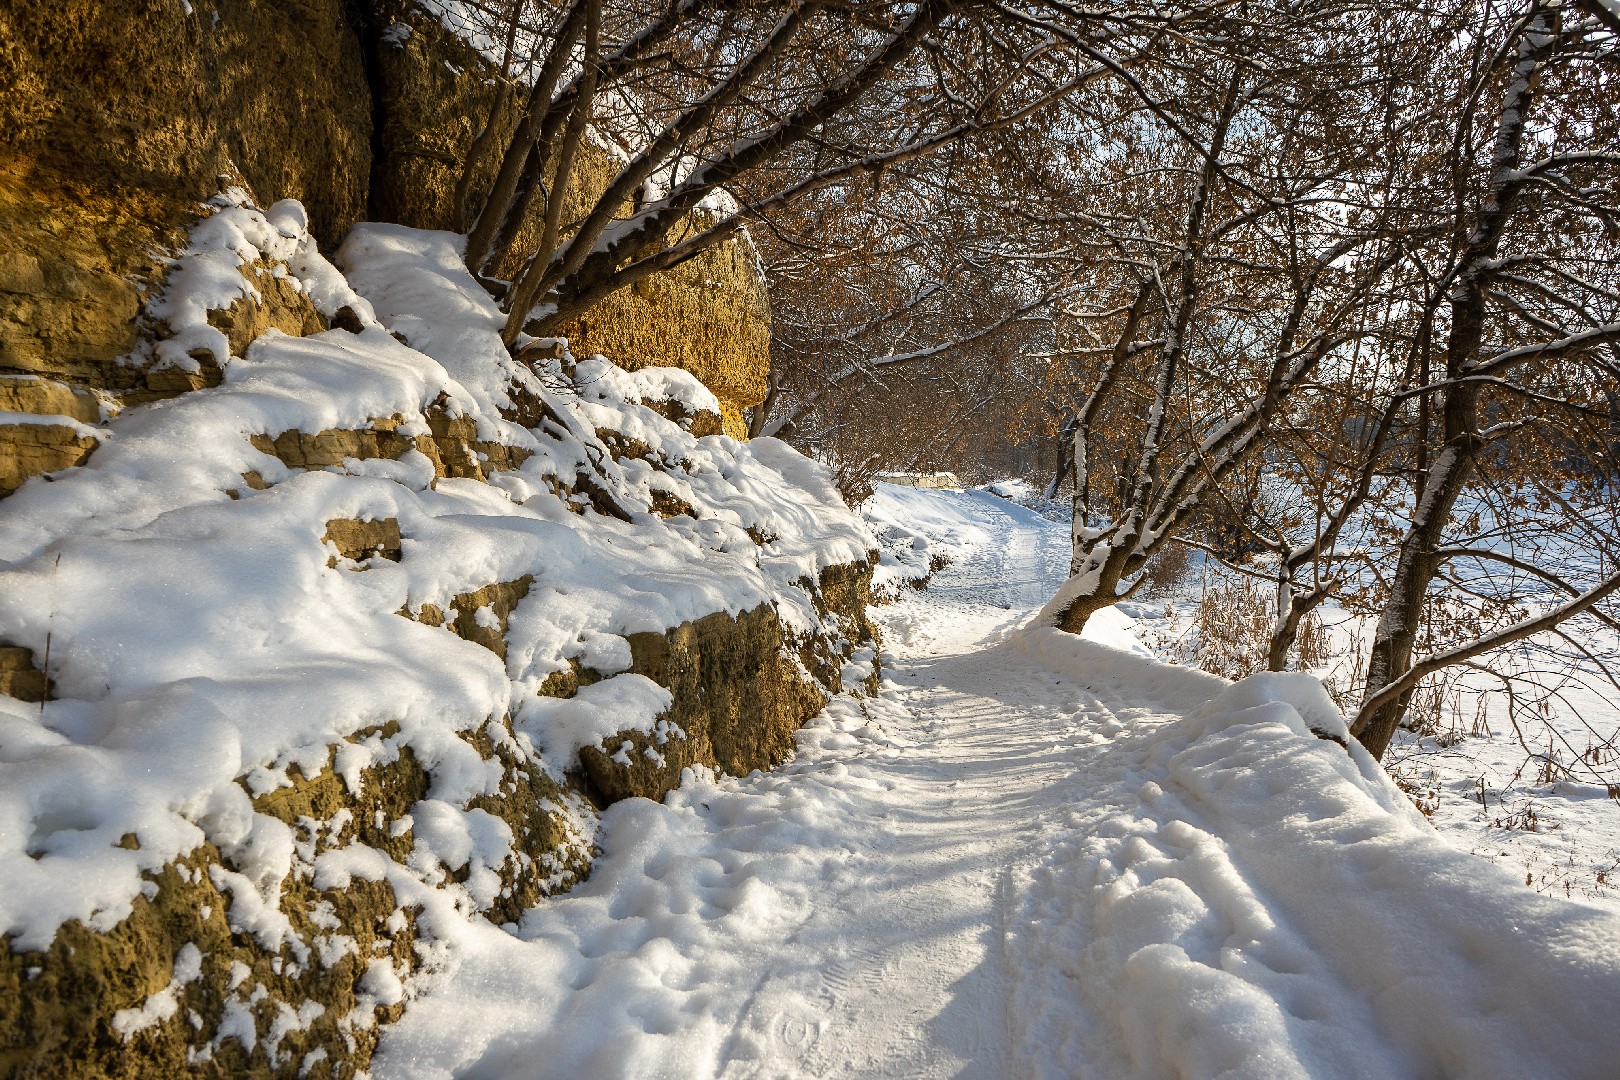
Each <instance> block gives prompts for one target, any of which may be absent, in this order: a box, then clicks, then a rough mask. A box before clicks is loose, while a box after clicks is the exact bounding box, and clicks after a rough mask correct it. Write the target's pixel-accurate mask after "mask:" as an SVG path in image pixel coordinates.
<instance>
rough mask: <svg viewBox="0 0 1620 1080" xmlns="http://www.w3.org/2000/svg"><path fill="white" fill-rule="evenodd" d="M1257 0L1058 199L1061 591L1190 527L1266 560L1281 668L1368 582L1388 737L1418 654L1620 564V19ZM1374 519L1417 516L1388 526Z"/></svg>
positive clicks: (1515, 631) (1596, 12)
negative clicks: (1088, 251)
mask: <svg viewBox="0 0 1620 1080" xmlns="http://www.w3.org/2000/svg"><path fill="white" fill-rule="evenodd" d="M1234 19H1235V22H1236V25H1235V26H1234V29H1233V33H1232V35H1231V38H1230V40H1229V41H1227V42H1224V43H1222V42H1219V41H1218V40H1216V39H1215V38H1213V37H1210V36H1206V37H1204V38H1202V39H1200V41H1199V43H1198V47H1199V48H1200V49H1210V50H1211V51H1210V52H1209V53H1205V54H1203V55H1204V59H1203V62H1202V63H1198V62H1194V61H1193V60H1192V59H1191V57H1190V56H1189V57H1186V58H1177V57H1176V55H1175V54H1176V50H1175V48H1166V49H1164V50H1161V51H1160V52H1158V53H1156V54H1155V56H1154V58H1153V60H1152V61H1150V62H1148V63H1146V64H1144V65H1142V66H1141V67H1139V68H1133V69H1131V70H1129V71H1125V72H1120V73H1119V75H1120V77H1119V84H1120V85H1121V86H1122V87H1123V88H1125V89H1128V90H1129V92H1130V96H1129V97H1126V98H1123V99H1120V98H1116V99H1114V100H1115V101H1119V100H1123V101H1125V104H1124V105H1123V106H1121V107H1120V108H1119V110H1118V111H1117V112H1115V113H1113V114H1111V115H1112V119H1111V122H1110V124H1109V125H1108V126H1107V128H1106V130H1105V129H1104V128H1103V127H1101V126H1099V127H1098V128H1096V129H1093V130H1095V131H1096V132H1098V134H1097V135H1096V136H1093V137H1092V140H1091V141H1085V140H1082V141H1081V144H1080V145H1079V147H1078V148H1077V157H1078V164H1077V165H1076V167H1075V169H1074V170H1073V175H1074V176H1076V177H1078V178H1079V183H1078V184H1077V185H1076V187H1075V188H1074V189H1071V191H1070V192H1068V193H1067V194H1068V198H1069V199H1070V202H1071V205H1072V206H1073V207H1074V208H1075V209H1074V210H1073V211H1072V212H1071V213H1070V214H1069V215H1068V216H1067V217H1066V218H1064V220H1066V221H1067V222H1068V223H1069V224H1070V225H1071V226H1072V227H1073V228H1074V229H1075V230H1076V233H1075V235H1076V236H1077V243H1079V244H1081V245H1089V246H1090V247H1091V248H1092V250H1094V251H1095V252H1096V253H1097V254H1096V258H1095V261H1094V263H1093V264H1092V265H1091V266H1089V267H1087V268H1085V269H1084V271H1083V272H1082V273H1083V275H1084V280H1085V281H1086V282H1087V286H1086V288H1085V290H1084V292H1085V294H1086V295H1087V296H1088V297H1089V298H1090V301H1091V302H1090V303H1089V304H1088V305H1086V306H1085V307H1083V308H1081V309H1078V310H1073V311H1070V312H1067V313H1066V314H1067V319H1066V321H1065V323H1064V324H1062V326H1061V334H1060V341H1059V347H1058V348H1057V349H1056V350H1054V352H1053V359H1054V362H1055V363H1057V364H1059V365H1061V366H1062V370H1061V372H1060V376H1059V378H1058V380H1057V381H1058V382H1059V383H1061V384H1065V385H1068V386H1069V387H1071V394H1072V396H1071V399H1070V400H1071V401H1072V403H1073V404H1072V406H1071V407H1070V408H1069V409H1068V410H1066V415H1065V418H1064V419H1065V426H1066V429H1067V431H1068V433H1069V437H1070V438H1071V440H1072V447H1073V448H1072V463H1073V464H1072V467H1073V485H1074V500H1075V505H1074V523H1075V527H1074V536H1075V546H1074V552H1075V561H1074V566H1073V577H1072V578H1071V580H1070V581H1069V582H1068V583H1067V584H1066V585H1065V586H1064V588H1063V590H1062V591H1061V592H1060V593H1059V595H1058V597H1057V598H1056V599H1055V600H1054V602H1053V604H1052V605H1050V606H1049V608H1048V611H1047V614H1048V616H1049V617H1050V618H1052V619H1053V620H1054V621H1055V622H1056V624H1057V625H1059V626H1061V627H1063V628H1065V629H1069V630H1078V629H1079V628H1080V627H1081V626H1083V625H1084V623H1085V621H1086V619H1087V617H1089V615H1090V614H1092V613H1093V612H1094V611H1096V610H1098V609H1099V608H1101V607H1103V606H1107V605H1108V604H1111V603H1114V602H1115V601H1117V600H1118V599H1120V598H1122V597H1124V596H1128V595H1131V594H1132V593H1133V592H1134V591H1135V590H1136V589H1137V588H1138V587H1140V585H1141V584H1142V583H1143V581H1144V568H1145V566H1146V564H1147V561H1148V559H1149V558H1150V557H1151V556H1152V555H1153V554H1154V552H1155V551H1156V550H1159V549H1160V548H1161V547H1162V546H1163V545H1164V544H1165V543H1167V542H1169V541H1170V540H1171V539H1176V540H1179V541H1181V542H1186V543H1192V544H1194V545H1198V546H1203V547H1205V548H1206V549H1207V550H1209V551H1210V552H1211V553H1212V554H1214V555H1217V556H1219V557H1222V558H1226V559H1230V560H1232V561H1234V562H1240V563H1243V564H1244V565H1243V566H1242V569H1243V571H1244V572H1245V573H1250V574H1261V575H1263V576H1269V577H1270V578H1271V579H1272V582H1273V586H1274V595H1275V597H1276V603H1275V610H1276V628H1275V631H1274V633H1273V635H1272V640H1271V643H1270V648H1269V650H1268V652H1269V656H1268V658H1267V659H1268V663H1269V665H1270V666H1272V667H1274V668H1280V667H1283V666H1285V665H1286V664H1287V662H1288V657H1289V653H1290V651H1291V649H1292V648H1293V646H1294V643H1295V640H1296V637H1297V634H1298V631H1299V627H1300V625H1301V622H1302V620H1303V619H1304V618H1305V617H1306V616H1307V615H1308V614H1309V613H1310V612H1312V611H1313V610H1315V609H1317V608H1318V607H1319V606H1320V605H1321V604H1322V603H1323V602H1324V601H1325V600H1326V599H1327V598H1328V597H1329V596H1331V595H1334V594H1335V593H1336V592H1337V591H1338V590H1339V589H1341V587H1343V586H1345V585H1346V583H1348V582H1355V583H1356V585H1357V588H1358V591H1359V592H1360V593H1361V595H1363V596H1364V597H1367V598H1370V599H1372V600H1373V602H1375V603H1377V604H1378V605H1379V606H1378V609H1377V610H1378V612H1379V622H1378V630H1377V633H1376V636H1375V639H1374V641H1373V645H1372V649H1371V653H1370V656H1369V663H1368V667H1367V670H1366V673H1365V686H1364V691H1363V696H1362V700H1361V705H1360V708H1359V712H1358V714H1357V715H1356V716H1355V718H1354V720H1353V731H1354V732H1355V733H1356V734H1357V736H1358V737H1359V738H1360V739H1361V740H1362V742H1363V743H1365V744H1366V745H1367V747H1368V748H1369V749H1370V750H1372V751H1373V752H1374V753H1375V754H1377V755H1381V754H1382V753H1383V752H1384V750H1385V749H1386V748H1387V746H1388V744H1389V741H1390V738H1391V737H1392V735H1393V733H1394V731H1395V729H1396V727H1397V726H1398V725H1399V723H1400V722H1401V719H1402V717H1403V716H1404V714H1405V712H1406V709H1407V707H1408V704H1409V702H1410V699H1411V695H1412V693H1413V691H1414V689H1415V688H1416V687H1417V686H1418V685H1419V684H1420V683H1421V682H1422V680H1423V679H1424V678H1426V677H1429V676H1432V675H1433V674H1434V673H1436V672H1438V671H1441V670H1443V669H1446V668H1448V667H1451V666H1455V665H1459V664H1469V663H1471V662H1472V661H1473V660H1474V658H1476V657H1480V656H1484V655H1486V654H1487V653H1490V652H1491V651H1492V650H1497V649H1500V648H1502V647H1503V646H1505V645H1509V644H1512V643H1514V642H1518V641H1522V640H1524V639H1526V638H1528V637H1530V636H1532V635H1535V634H1541V633H1545V632H1548V631H1556V630H1557V628H1558V626H1559V624H1560V623H1561V622H1563V621H1564V620H1566V619H1569V618H1571V617H1574V616H1577V615H1582V614H1586V615H1588V616H1592V617H1597V618H1603V619H1609V618H1610V616H1609V615H1607V614H1605V611H1606V609H1605V607H1604V602H1605V601H1606V600H1607V599H1608V598H1609V597H1611V596H1613V595H1615V594H1616V593H1620V575H1617V573H1616V567H1617V566H1620V561H1617V559H1616V554H1615V552H1614V550H1613V549H1614V547H1615V543H1614V541H1613V539H1612V537H1613V533H1612V532H1608V533H1606V532H1605V529H1606V527H1607V524H1608V521H1610V520H1612V518H1613V517H1614V506H1615V498H1614V494H1613V493H1614V488H1613V483H1614V479H1615V478H1614V474H1613V471H1612V469H1613V453H1614V449H1615V442H1616V440H1615V438H1614V435H1613V419H1612V418H1613V404H1612V403H1613V400H1614V394H1615V392H1616V389H1617V387H1620V382H1617V381H1616V379H1617V375H1620V363H1617V361H1620V350H1617V348H1616V346H1617V343H1620V326H1617V325H1616V319H1617V315H1620V275H1617V273H1616V267H1617V265H1620V258H1617V256H1620V248H1617V241H1620V227H1617V226H1620V218H1617V216H1616V192H1615V182H1616V180H1617V179H1620V177H1617V176H1616V169H1617V167H1620V130H1617V128H1616V116H1617V112H1620V83H1617V81H1616V75H1617V72H1616V70H1615V64H1616V62H1617V58H1620V54H1617V35H1616V33H1615V30H1614V28H1613V27H1612V26H1611V25H1610V24H1611V23H1612V22H1613V21H1614V20H1613V18H1612V15H1611V14H1610V13H1609V12H1607V10H1606V9H1603V8H1602V7H1601V6H1600V5H1599V4H1598V3H1597V0H1592V2H1591V3H1589V4H1587V5H1585V6H1574V5H1562V4H1560V3H1558V2H1557V0H1531V2H1528V3H1522V4H1518V5H1510V6H1507V7H1502V6H1498V5H1495V4H1490V3H1460V4H1458V5H1457V6H1456V7H1455V8H1454V9H1452V10H1451V11H1450V12H1436V11H1423V12H1417V11H1411V12H1406V11H1401V10H1399V9H1394V8H1389V9H1383V10H1380V11H1376V12H1374V11H1365V10H1358V9H1354V8H1341V9H1321V10H1316V9H1313V10H1312V12H1311V14H1310V19H1309V22H1308V25H1307V24H1306V21H1305V20H1303V19H1302V18H1301V17H1300V16H1299V14H1298V13H1297V12H1295V11H1293V10H1291V9H1288V8H1286V7H1279V8H1268V7H1264V6H1260V7H1257V6H1253V5H1249V6H1246V7H1245V8H1244V9H1243V11H1242V13H1241V19H1239V18H1238V17H1237V16H1236V15H1235V16H1234ZM1132 98H1134V100H1132ZM1061 194H1063V193H1059V195H1060V196H1061ZM1055 209H1056V204H1054V208H1053V209H1048V210H1047V211H1046V212H1047V213H1048V214H1049V215H1051V216H1052V218H1053V220H1057V219H1058V217H1059V215H1058V214H1057V213H1056V212H1055ZM1262 474H1268V475H1270V476H1271V477H1272V478H1273V479H1274V480H1275V481H1276V482H1277V483H1280V484H1283V485H1285V486H1287V487H1288V488H1289V489H1290V490H1291V494H1292V498H1291V499H1290V500H1289V503H1288V505H1287V507H1286V508H1285V509H1284V508H1280V507H1278V506H1257V505H1256V503H1255V500H1254V499H1253V490H1254V484H1255V483H1256V478H1257V477H1258V476H1260V475H1262ZM1245 488H1247V489H1248V491H1249V494H1248V495H1245V494H1243V491H1244V489H1245ZM1217 519H1218V520H1219V521H1220V523H1221V529H1222V530H1224V531H1226V532H1228V533H1230V534H1234V535H1233V536H1232V537H1230V538H1231V539H1233V540H1235V546H1234V545H1233V544H1230V543H1224V542H1220V541H1221V540H1222V538H1220V537H1212V536H1211V534H1210V531H1209V530H1210V525H1211V522H1212V521H1214V520H1217ZM1369 519H1376V520H1379V521H1386V522H1388V521H1395V522H1401V523H1402V524H1400V525H1399V526H1397V527H1394V528H1392V529H1391V530H1390V535H1389V537H1388V541H1387V543H1385V544H1384V545H1383V547H1382V550H1378V546H1377V544H1375V543H1370V542H1369V537H1368V534H1367V532H1366V523H1367V521H1368V520H1369ZM1555 523H1556V524H1555ZM1352 528H1353V529H1354V531H1355V532H1356V542H1355V544H1354V546H1353V547H1352V548H1351V549H1348V550H1345V549H1342V548H1341V542H1342V541H1343V539H1344V537H1345V534H1346V531H1347V530H1349V529H1352ZM1556 529H1563V530H1574V531H1576V532H1577V533H1579V534H1581V535H1584V536H1585V537H1586V538H1587V540H1586V543H1587V544H1588V545H1589V546H1590V554H1591V557H1590V558H1585V559H1582V558H1573V557H1571V555H1570V554H1569V550H1568V546H1567V545H1565V546H1564V547H1563V548H1562V549H1557V545H1555V544H1554V543H1553V542H1552V541H1553V539H1554V537H1553V536H1552V533H1553V531H1554V530H1556ZM1555 549H1556V550H1555ZM1605 568H1606V569H1605ZM1549 593H1550V594H1555V595H1556V594H1561V595H1562V597H1563V599H1561V600H1559V601H1557V602H1547V601H1545V600H1539V601H1537V600H1536V599H1533V598H1535V597H1538V596H1545V595H1547V594H1549ZM1459 603H1460V604H1462V605H1464V606H1465V607H1469V608H1470V610H1473V611H1474V612H1475V613H1476V617H1475V618H1473V619H1471V620H1468V621H1466V622H1467V625H1468V626H1471V627H1472V629H1471V630H1468V631H1466V632H1464V631H1461V630H1455V629H1454V631H1453V632H1448V633H1446V634H1441V635H1438V636H1437V635H1436V634H1435V632H1434V627H1435V626H1436V624H1437V620H1436V618H1435V613H1436V612H1440V611H1443V610H1445V608H1446V605H1448V604H1451V605H1456V604H1459ZM1439 622H1447V620H1445V619H1440V620H1439ZM1449 624H1450V625H1451V626H1452V627H1454V628H1456V627H1459V626H1461V625H1463V624H1462V623H1459V622H1457V621H1456V620H1450V623H1449ZM1424 640H1427V641H1428V642H1429V645H1428V647H1427V648H1426V649H1420V643H1421V642H1423V641H1424ZM1573 644H1575V645H1577V646H1578V644H1579V643H1578V642H1577V643H1573Z"/></svg>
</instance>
